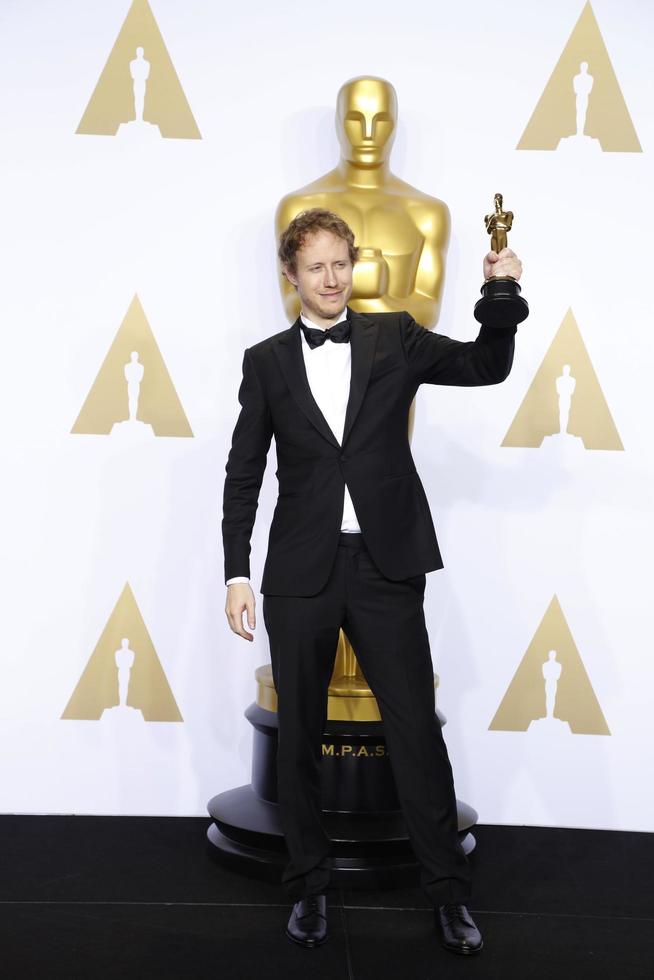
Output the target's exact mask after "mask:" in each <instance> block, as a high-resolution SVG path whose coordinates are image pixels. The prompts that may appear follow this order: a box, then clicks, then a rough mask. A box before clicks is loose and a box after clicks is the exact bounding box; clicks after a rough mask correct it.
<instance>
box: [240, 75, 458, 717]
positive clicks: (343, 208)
mask: <svg viewBox="0 0 654 980" xmlns="http://www.w3.org/2000/svg"><path fill="white" fill-rule="evenodd" d="M396 127H397V96H396V94H395V89H394V88H393V86H392V85H391V83H390V82H387V81H385V80H384V79H383V78H371V77H367V76H362V77H359V78H352V79H350V81H348V82H346V83H345V84H344V85H343V86H342V88H341V90H340V92H339V93H338V101H337V106H336V132H337V134H338V140H339V143H340V145H341V152H342V156H341V160H340V162H339V164H338V166H337V167H335V169H334V170H330V171H329V172H328V173H326V174H324V176H322V177H319V178H318V179H317V180H315V181H313V183H311V184H308V185H307V186H306V187H302V188H301V189H300V190H298V191H294V192H293V193H291V194H288V195H287V196H286V197H285V198H283V200H282V201H281V202H280V204H279V207H278V208H277V214H276V219H275V223H276V231H277V237H278V238H279V235H280V234H281V233H282V231H283V230H284V229H285V228H286V227H287V226H288V224H289V222H290V221H291V220H292V219H293V218H294V217H295V216H296V215H297V214H298V213H299V212H300V211H304V210H305V209H307V208H314V207H323V208H328V209H329V210H330V211H335V212H336V213H337V214H340V215H341V217H342V218H344V219H345V220H346V221H347V223H348V224H349V226H350V228H351V229H352V231H353V232H354V236H355V241H356V244H357V245H358V246H359V248H360V258H359V261H358V262H357V264H356V266H355V268H354V289H353V292H352V297H351V300H350V303H349V305H350V306H351V307H352V308H353V309H355V310H358V311H359V312H362V313H376V312H387V311H394V310H408V311H409V313H411V315H412V316H413V317H414V319H415V320H416V322H418V323H420V324H422V325H423V326H424V327H433V326H434V325H435V323H436V321H437V319H438V312H439V306H440V297H441V291H442V287H443V275H444V270H445V253H446V250H447V245H448V240H449V234H450V216H449V211H448V209H447V206H446V205H445V204H444V203H443V202H442V201H439V200H438V199H437V198H435V197H430V196H429V195H428V194H423V192H422V191H419V190H417V188H415V187H412V186H411V185H410V184H406V183H405V182H404V181H403V180H400V179H399V178H398V177H396V176H395V175H394V174H393V173H391V169H390V165H389V159H390V155H391V147H392V145H393V140H394V137H395V130H396ZM280 285H281V290H282V296H283V300H284V306H285V309H286V313H287V315H288V318H289V320H290V321H291V322H293V321H294V320H295V319H296V318H297V317H298V315H299V313H300V303H299V297H298V294H297V292H296V291H295V289H294V287H293V286H292V285H291V284H290V283H289V282H288V280H287V279H286V278H285V277H284V276H282V275H281V273H280ZM414 408H415V402H414V403H413V404H412V405H411V411H410V413H409V438H411V434H412V432H413V418H414ZM436 680H437V679H436ZM257 682H258V683H257V688H258V694H257V700H258V702H259V704H260V705H261V706H262V707H265V708H268V709H270V710H276V706H277V705H276V697H275V692H274V685H273V682H272V671H271V669H270V668H269V667H260V668H259V669H258V670H257ZM327 717H328V718H329V719H330V720H333V721H379V720H380V717H381V716H380V713H379V708H378V706H377V702H376V700H375V698H374V696H373V694H372V692H371V690H370V688H369V687H368V684H367V683H366V681H365V678H364V677H363V674H362V673H361V670H360V668H359V665H358V663H357V660H356V656H355V653H354V651H353V649H352V646H351V645H350V642H349V640H348V638H347V636H346V635H345V634H344V633H343V631H342V630H341V633H340V636H339V642H338V651H337V654H336V662H335V666H334V673H333V676H332V680H331V684H330V687H329V702H328V714H327Z"/></svg>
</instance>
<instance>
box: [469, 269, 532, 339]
mask: <svg viewBox="0 0 654 980" xmlns="http://www.w3.org/2000/svg"><path fill="white" fill-rule="evenodd" d="M474 312H475V320H477V321H478V322H479V323H485V324H486V325H487V326H489V327H499V328H502V327H513V326H515V325H517V324H518V323H522V321H523V320H526V319H527V317H528V316H529V304H528V303H527V300H526V299H525V298H524V296H521V295H520V286H519V285H518V283H517V282H516V281H515V279H511V278H510V277H509V276H498V277H497V278H496V279H495V278H491V279H487V280H486V282H485V283H484V285H483V286H482V287H481V299H478V300H477V302H476V303H475V311H474Z"/></svg>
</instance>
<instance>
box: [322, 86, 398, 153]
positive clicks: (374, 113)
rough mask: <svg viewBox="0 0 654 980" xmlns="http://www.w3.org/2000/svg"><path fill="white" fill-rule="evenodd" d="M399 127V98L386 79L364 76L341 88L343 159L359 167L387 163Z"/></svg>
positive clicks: (339, 119) (339, 133)
mask: <svg viewBox="0 0 654 980" xmlns="http://www.w3.org/2000/svg"><path fill="white" fill-rule="evenodd" d="M396 124H397V95H396V94H395V89H394V88H393V86H392V85H391V83H390V82H387V81H386V80H385V79H384V78H373V77H371V76H367V75H362V76H360V77H358V78H351V79H350V80H349V81H348V82H345V84H344V85H342V86H341V89H340V91H339V93H338V98H337V100H336V134H337V136H338V141H339V143H340V145H341V150H342V153H343V158H344V159H345V160H347V161H348V163H352V164H354V165H355V166H357V167H376V166H379V164H380V163H384V162H385V161H386V160H388V158H389V156H390V152H391V146H392V145H393V139H394V137H395V126H396Z"/></svg>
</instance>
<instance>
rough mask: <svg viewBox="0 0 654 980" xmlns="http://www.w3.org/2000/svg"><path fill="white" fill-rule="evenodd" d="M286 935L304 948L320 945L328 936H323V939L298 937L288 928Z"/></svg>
mask: <svg viewBox="0 0 654 980" xmlns="http://www.w3.org/2000/svg"><path fill="white" fill-rule="evenodd" d="M286 935H287V936H288V938H289V939H290V940H291V941H292V942H294V943H297V945H298V946H304V947H305V949H313V947H314V946H322V944H323V943H326V942H327V940H328V938H329V936H325V937H324V939H298V937H297V936H294V935H293V934H292V933H290V932H289V931H288V929H287V930H286Z"/></svg>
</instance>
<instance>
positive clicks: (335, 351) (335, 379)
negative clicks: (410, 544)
mask: <svg viewBox="0 0 654 980" xmlns="http://www.w3.org/2000/svg"><path fill="white" fill-rule="evenodd" d="M300 317H301V319H302V322H303V323H304V325H305V326H306V327H313V328H314V329H315V330H327V329H331V328H328V327H321V326H319V325H318V324H317V323H313V321H311V320H310V319H309V318H308V317H307V316H305V315H304V313H301V314H300ZM345 319H347V309H345V310H343V313H342V314H341V316H340V317H339V319H338V320H336V321H335V323H333V324H332V326H336V324H337V323H340V322H341V321H342V320H345ZM300 338H301V340H302V355H303V357H304V366H305V368H306V372H307V380H308V382H309V388H310V389H311V394H312V395H313V397H314V399H315V402H316V404H317V405H318V408H319V409H320V411H321V412H322V414H323V415H324V416H325V419H326V420H327V424H328V425H329V428H330V429H331V430H332V432H333V433H334V435H335V436H336V438H337V439H338V441H339V443H342V441H343V429H344V428H345V410H346V408H347V402H348V399H349V397H350V374H351V369H352V349H351V347H350V344H349V343H347V344H335V343H333V342H332V341H331V340H326V341H325V343H324V344H321V345H320V347H313V348H311V347H309V344H308V343H307V339H306V337H305V336H304V332H303V331H302V330H300ZM341 531H345V532H346V533H354V532H357V531H361V528H360V527H359V522H358V520H357V516H356V513H355V511H354V504H353V503H352V498H351V496H350V491H349V490H348V488H347V485H346V486H345V489H344V494H343V516H342V518H341ZM249 581H250V580H249V578H247V577H246V576H244V575H237V576H236V577H235V578H230V579H227V583H226V584H227V585H231V584H232V583H233V582H249Z"/></svg>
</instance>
